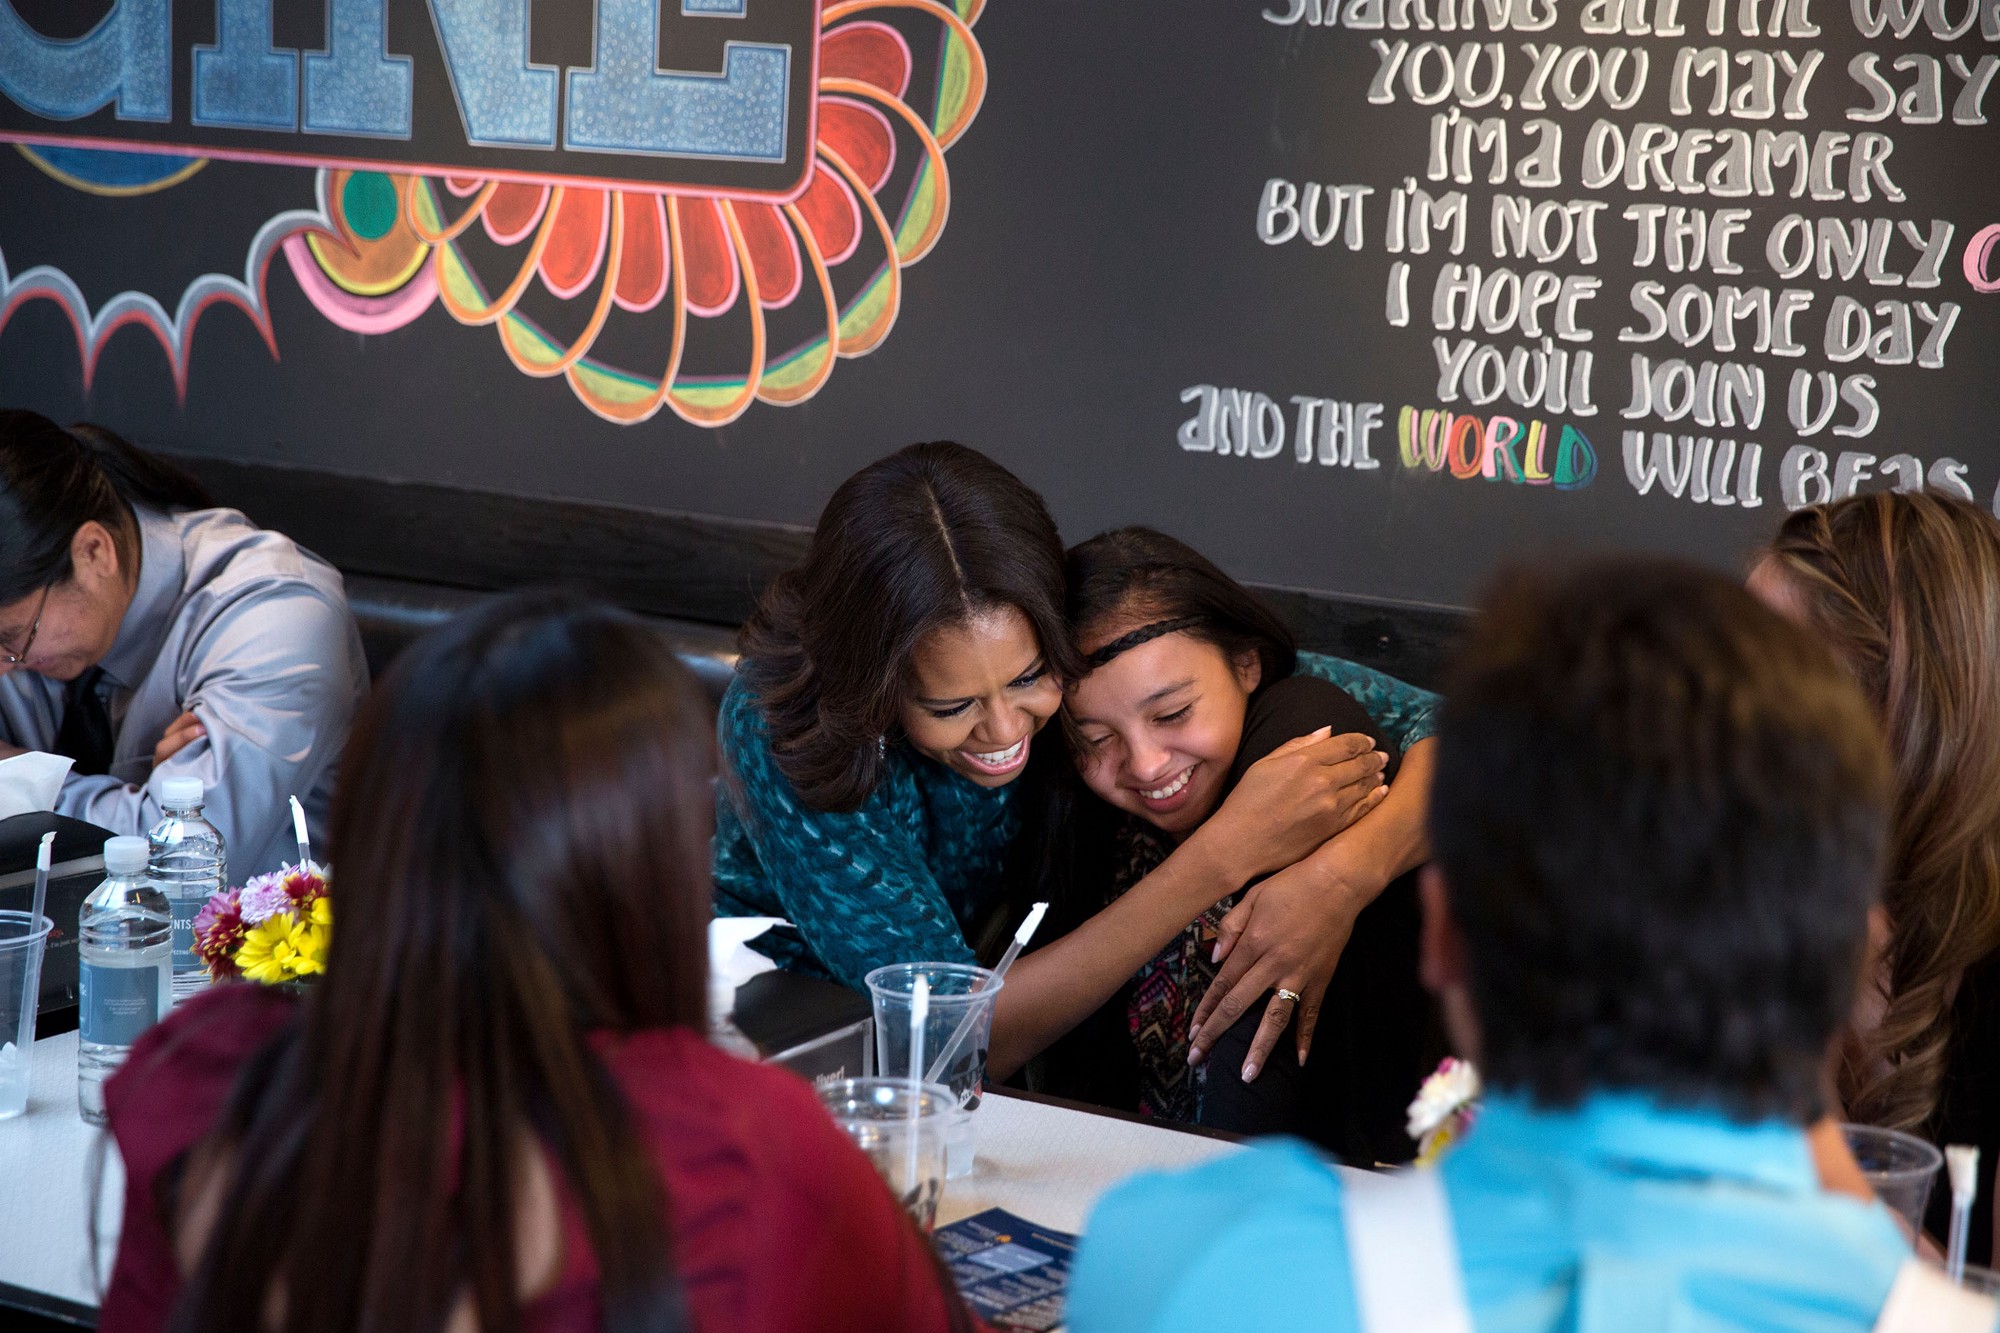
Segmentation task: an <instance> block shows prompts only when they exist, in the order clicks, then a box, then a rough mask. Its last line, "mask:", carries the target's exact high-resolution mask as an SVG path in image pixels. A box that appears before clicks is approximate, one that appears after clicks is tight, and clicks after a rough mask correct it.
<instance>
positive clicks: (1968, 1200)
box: [1944, 1143, 1979, 1282]
mask: <svg viewBox="0 0 2000 1333" xmlns="http://www.w3.org/2000/svg"><path fill="white" fill-rule="evenodd" d="M1944 1161H1945V1168H1946V1170H1947V1171H1949V1172H1950V1173H1951V1235H1950V1239H1949V1240H1948V1241H1947V1242H1946V1255H1947V1257H1946V1259H1945V1276H1946V1277H1948V1278H1950V1279H1951V1280H1952V1281H1953V1282H1959V1281H1962V1280H1964V1278H1965V1233H1966V1229H1967V1228H1968V1227H1969V1226H1970V1225H1971V1224H1972V1200H1973V1198H1974V1196H1976V1195H1977V1194H1978V1193H1979V1149H1977V1148H1969V1147H1967V1146H1966V1145H1964V1144H1962V1143H1955V1144H1953V1145H1952V1146H1951V1147H1949V1148H1946V1149H1945V1150H1944Z"/></svg>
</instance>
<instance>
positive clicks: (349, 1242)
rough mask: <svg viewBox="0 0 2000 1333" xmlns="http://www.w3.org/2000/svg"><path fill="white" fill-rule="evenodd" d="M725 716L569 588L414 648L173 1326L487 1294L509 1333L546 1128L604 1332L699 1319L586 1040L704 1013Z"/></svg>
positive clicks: (355, 770) (381, 726) (340, 827)
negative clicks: (717, 769) (333, 912)
mask: <svg viewBox="0 0 2000 1333" xmlns="http://www.w3.org/2000/svg"><path fill="white" fill-rule="evenodd" d="M713 713H714V710H713V709H712V708H711V707H710V706H709V704H708V702H707V699H706V698H705V696H704V695H703V693H702V690H701V688H700V687H699V686H698V685H697V684H696V683H695V681H694V679H693V678H692V677H691V676H690V675H689V674H688V672H687V671H686V670H685V669H684V668H683V667H682V666H681V665H680V664H679V663H678V662H676V661H675V659H674V655H673V652H672V651H671V649H670V648H669V647H668V646H667V644H666V643H665V642H664V640H663V639H662V638H661V637H660V635H659V634H657V633H656V632H655V631H654V630H652V629H651V628H649V627H647V626H646V625H645V624H643V623H642V622H640V621H639V620H637V619H635V618H634V617H632V616H630V615H628V614H625V613H623V612H619V611H614V610H611V609H609V608H605V607H601V606H595V605H590V604H587V603H583V602H580V601H576V600H573V599H571V598H568V597H565V596H561V595H556V594H525V595H517V596H513V597H509V598H505V599H501V600H498V601H495V602H491V603H489V604H487V605H486V606H484V607H483V608H481V609H478V610H475V611H473V612H471V613H469V614H468V615H466V616H464V617H462V618H460V619H459V620H457V621H454V622H453V623H451V624H450V625H447V626H445V627H444V628H442V629H439V630H437V631H436V632H434V633H432V634H430V635H428V636H426V637H425V638H424V639H422V640H420V641H419V642H418V643H416V644H414V645H412V646H411V647H410V648H409V649H408V650H407V651H405V652H404V653H403V654H402V656H401V657H400V658H398V660H397V661H396V663H395V665H394V666H393V667H392V668H391V669H390V671H389V673H388V675H387V676H386V677H385V678H384V680H383V681H382V683H381V685H380V686H379V687H378V688H377V689H376V691H375V693H374V694H373V696H372V697H371V698H370V699H369V700H368V702H367V704H366V705H365V706H364V707H363V709H362V710H361V713H360V716H359V717H358V718H357V720H356V722H355V726H354V730H353V734H352V735H351V737H350V738H349V741H348V744H347V748H346V750H345V751H344V753H343V755H342V758H341V782H340V787H339V791H338V793H337V795H336V799H335V802H334V808H333V825H332V836H331V845H330V848H329V851H330V855H331V861H332V863H333V864H334V865H335V866H336V867H337V868H338V879H339V888H338V893H337V902H338V904H339V908H338V910H339V925H338V929H337V930H336V931H335V932H334V936H333V943H332V952H331V955H330V957H329V959H328V967H327V974H326V976H325V978H324V979H323V980H322V981H321V982H320V983H319V984H318V985H317V986H316V987H315V988H314V989H313V990H312V992H311V993H310V994H309V995H308V997H307V998H306V1000H305V1001H304V1003H303V1005H302V1007H301V1011H300V1016H299V1019H298V1021H297V1022H296V1023H294V1024H293V1025H292V1026H291V1028H290V1029H289V1030H288V1031H287V1033H286V1034H285V1035H283V1036H281V1037H280V1038H278V1039H277V1040H276V1041H275V1042H274V1043H273V1044H271V1045H270V1046H268V1047H267V1048H266V1049H265V1050H264V1051H263V1053H262V1054H261V1055H260V1056H259V1057H258V1059H257V1060H256V1061H255V1062H253V1065H252V1067H251V1068H249V1069H247V1070H246V1071H245V1073H244V1075H243V1076H242V1077H240V1078H239V1079H238V1081H237V1084H236V1088H235V1091H234V1094H233V1096H232V1099H231V1102H230V1105H229V1107H228V1109H227V1112H226V1114H225V1115H224V1117H223V1120H222V1122H221V1124H220V1125H219V1127H218V1129H217V1131H216V1134H215V1136H214V1137H213V1138H212V1139H211V1141H210V1142H209V1143H208V1144H206V1145H204V1146H203V1147H201V1148H198V1149H197V1150H196V1152H195V1153H194V1154H193V1155H192V1158H191V1160H192V1161H194V1162H197V1163H199V1162H203V1161H207V1162H210V1163H225V1164H226V1165H224V1166H222V1167H220V1168H217V1169H224V1170H226V1172H227V1174H228V1184H227V1188H226V1192H225V1194H224V1197H223V1202H222V1204H221V1208H220V1211H219V1214H218V1216H217V1220H216V1223H215V1226H214V1228H213V1230H212V1231H211V1233H210V1234H209V1237H208V1240H207V1243H206V1245H205V1247H204V1249H203V1252H202V1256H201V1259H200V1261H199V1263H198V1264H197V1266H196V1268H195V1270H194V1272H193V1274H192V1275H191V1277H190V1280H189V1282H188V1285H187V1287H186V1290H185V1294H184V1296H183V1298H182V1300H181V1301H180V1303H179V1304H178V1306H177V1307H176V1309H175V1311H174V1316H173V1319H172V1323H171V1327H172V1328H173V1329H175V1330H180V1331H182V1333H194V1331H195V1330H201V1331H202V1333H336V1331H342V1333H344V1331H345V1330H349V1329H357V1328H365V1329H371V1330H375V1331H376V1333H417V1331H418V1330H435V1329H438V1328H441V1327H443V1325H444V1323H445V1321H446V1319H447V1317H448V1315H449V1313H450V1311H451V1309H452V1307H453V1305H454V1303H455V1302H456V1301H458V1300H459V1299H460V1298H461V1297H462V1296H464V1295H465V1294H467V1293H469V1294H470V1298H471V1300H472V1302H473V1305H474V1307H475V1310H476V1313H477V1316H478V1324H479V1326H480V1327H481V1328H488V1329H511V1328H518V1327H519V1326H520V1309H519V1303H520V1302H519V1290H520V1288H519V1283H518V1277H519V1275H518V1273H517V1272H516V1244H517V1242H516V1238H517V1235H518V1230H517V1227H518V1217H519V1208H520V1199H519V1190H518V1184H519V1165H520V1160H519V1150H520V1145H521V1143H522V1142H523V1139H524V1137H525V1136H527V1135H532V1138H533V1141H534V1142H536V1143H538V1144H539V1145H541V1146H542V1147H543V1148H544V1149H545V1150H546V1151H547V1153H548V1154H549V1156H550V1160H551V1165H552V1167H553V1168H554V1170H555V1171H556V1173H557V1174H558V1176H559V1177H560V1179H561V1180H562V1181H563V1182H564V1186H565V1188H566V1191H567V1193H568V1195H569V1197H571V1198H573V1199H574V1200H575V1203H576V1206H577V1208H578V1210H579V1211H580V1212H581V1214H582V1217H583V1221H584V1224H585V1227H586V1229H587V1232H588V1234H589V1238H590V1245H591V1249H592V1252H593V1253H594V1255H595V1257H596V1260H597V1263H598V1266H599V1268H600V1269H601V1271H602V1275H603V1276H602V1278H601V1286H600V1293H599V1299H600V1306H601V1309H602V1311H603V1327H604V1328H605V1329H607V1330H614V1331H618V1333H640V1330H648V1331H649V1333H652V1331H655V1330H668V1329H678V1328H684V1327H686V1325H687V1318H686V1313H685V1310H684V1307H683V1304H682V1300H681V1296H680V1293H679V1291H678V1288H677V1284H676V1281H675V1276H674V1268H673V1264H672V1260H671V1256H670V1253H669V1238H670V1231H669V1227H668V1224H667V1216H668V1213H667V1207H666V1199H665V1198H664V1197H663V1191H662V1188H661V1182H660V1175H659V1172H658V1170H657V1169H656V1167H655V1165H654V1162H653V1160H652V1158H651V1157H650V1155H649V1154H648V1152H647V1150H646V1148H645V1146H644V1145H643V1143H642V1141H641V1140H640V1138H639V1136H638V1134H637V1132H636V1131H635V1128H634V1126H633V1123H632V1114H631V1112H630V1110H629V1108H628V1107H627V1104H626V1102H625V1100H624V1098H623V1096H622V1095H621V1093H620V1092H619V1090H618V1087H617V1085H616V1084H615V1083H614V1082H613V1080H612V1078H611V1076H610V1075H609V1073H608V1072H607V1071H606V1069H605V1067H604V1066H603V1064H602V1063H601V1062H600V1061H599V1059H598V1057H597V1056H596V1055H595V1054H594V1053H593V1051H592V1049H591V1047H590V1045H589V1043H588V1041H587V1039H586V1034H587V1033H589V1032H591V1031H593V1030H600V1029H608V1030H611V1031H616V1032H629V1031H634V1030H638V1029H644V1028H660V1027H669V1026H680V1027H695V1026H697V1025H699V1024H701V1023H702V1022H703V1021H704V1002H705V994H706V989H705V987H706V974H707V965H706V959H707V954H706V945H705V942H704V941H705V926H704V922H705V920H706V918H707V916H708V913H709V885H708V852H707V846H708V839H709V836H710V832H711V829H712V824H713V807H712V798H711V778H712V775H713V772H714V753H715V750H714V747H715V740H714V721H713ZM198 1174H199V1172H198V1171H196V1170H195V1169H193V1168H191V1169H190V1171H189V1173H188V1175H189V1179H190V1181H193V1180H194V1178H195V1177H196V1176H197V1175H198ZM184 1197H186V1196H185V1194H184ZM273 1293H281V1296H282V1299H281V1300H280V1301H279V1303H278V1305H277V1307H276V1308H277V1309H278V1311H279V1313H278V1314H277V1315H276V1316H275V1318H274V1317H273V1315H272V1310H273V1308H274V1307H273V1305H272V1304H271V1302H272V1298H273Z"/></svg>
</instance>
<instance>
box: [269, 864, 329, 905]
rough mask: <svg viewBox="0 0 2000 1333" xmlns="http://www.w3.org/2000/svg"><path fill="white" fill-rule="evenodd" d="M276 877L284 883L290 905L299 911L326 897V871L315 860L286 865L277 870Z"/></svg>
mask: <svg viewBox="0 0 2000 1333" xmlns="http://www.w3.org/2000/svg"><path fill="white" fill-rule="evenodd" d="M278 879H279V881H280V882H281V883H282V884H283V885H284V889H285V894H286V896H287V897H289V898H290V899H291V900H292V906H293V907H294V908H296V909H298V911H300V912H301V913H303V912H304V911H306V909H308V908H310V907H311V906H312V905H313V904H314V903H315V902H317V901H318V900H319V899H321V898H324V897H326V871H325V870H323V869H321V868H320V866H319V864H318V863H317V862H315V861H307V862H306V863H305V864H304V865H296V866H286V867H285V868H284V869H282V870H280V871H279V872H278Z"/></svg>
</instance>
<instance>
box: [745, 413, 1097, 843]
mask: <svg viewBox="0 0 2000 1333" xmlns="http://www.w3.org/2000/svg"><path fill="white" fill-rule="evenodd" d="M1062 560H1063V551H1062V539H1061V538H1060V537H1059V536H1057V535H1056V525H1055V521H1054V520H1053V519H1051V518H1050V517H1049V511H1048V507H1047V506H1046V505H1044V504H1043V503H1042V498H1041V496H1039V495H1037V494H1035V492H1034V491H1033V490H1031V489H1029V488H1028V487H1027V486H1026V485H1024V484H1023V483H1022V482H1021V481H1020V479H1019V478H1017V477H1015V476H1014V474H1013V473H1011V472H1009V471H1007V469H1005V468H1003V467H1001V466H1000V465H999V464H998V463H995V462H994V461H993V460H992V459H990V458H988V457H986V456H985V455H984V454H981V453H978V452H976V451H975V450H972V449H968V448H966V447H965V446H964V445H961V444H952V443H949V442H946V441H939V442H936V443H933V444H913V445H910V446H909V447H908V448H905V449H900V450H898V451H897V452H895V453H893V454H890V455H889V456H888V457H887V458H884V459H882V460H881V461H879V462H876V463H871V464H869V465H868V466H867V467H865V468H863V469H861V471H859V472H857V473H855V474H854V475H853V476H851V477H849V478H848V479H847V480H846V481H844V482H842V483H841V485H840V488H839V489H838V490H836V491H835V492H834V493H833V498H832V499H830V500H828V501H827V504H826V509H825V510H824V511H823V512H822V513H821V514H820V519H819V526H818V528H817V529H816V530H815V531H814V533H813V539H812V546H811V548H810V550H809V551H808V552H807V554H806V559H805V562H804V563H803V564H801V565H799V566H798V567H797V568H795V569H792V570H788V571H787V572H785V573H784V574H781V575H779V576H778V578H777V579H776V580H775V581H774V582H773V583H772V584H771V587H770V588H769V590H768V591H766V592H765V594H764V596H763V598H762V599H761V600H760V601H759V603H758V605H757V610H756V612H755V614H753V615H752V616H751V617H750V619H749V621H748V622H747V623H746V624H745V625H744V626H743V634H742V640H741V642H742V649H743V662H742V666H741V667H740V668H739V669H740V671H741V673H742V676H743V680H744V683H745V685H746V686H747V687H748V688H749V689H750V690H751V692H752V693H754V694H755V695H756V696H757V699H758V703H759V705H760V706H761V707H762V709H763V712H764V717H765V720H766V722H767V724H768V726H769V729H770V737H771V751H772V755H773V757H774V759H775V760H776V762H777V765H778V769H779V771H780V772H782V773H784V775H785V776H786V777H787V778H788V779H790V781H791V783H792V786H793V787H795V788H796V789H797V790H798V793H799V795H800V796H801V797H802V798H803V799H804V800H805V801H806V803H807V804H808V805H811V806H813V807H815V808H817V809H821V810H852V809H854V808H855V807H856V806H859V805H860V804H861V802H862V801H864V800H865V799H867V797H868V794H869V793H870V792H872V791H873V790H874V789H875V785H876V783H877V782H879V781H880V780H881V773H882V764H883V751H882V748H881V746H880V745H879V744H878V743H877V742H878V740H880V739H888V740H893V739H895V736H896V732H897V719H898V716H899V713H900V710H901V705H902V701H903V698H904V694H905V692H906V690H907V689H908V687H909V684H910V663H911V658H912V655H913V654H914V653H915V652H916V649H917V645H918V644H919V643H920V642H922V641H923V638H924V636H925V635H927V634H929V633H931V632H932V631H933V630H937V629H941V628H944V627H946V626H950V625H956V624H962V623H963V622H964V621H966V620H967V619H969V618H971V617H972V616H975V615H977V614H979V613H981V612H984V611H989V610H993V609H995V608H998V607H1012V608H1014V609H1015V610H1018V611H1019V612H1020V613H1021V614H1022V615H1024V616H1026V617H1027V618H1028V623H1029V624H1030V625H1031V626H1033V628H1034V631H1035V636H1036V638H1037V639H1038V640H1040V643H1041V648H1042V652H1043V654H1044V657H1045V659H1046V660H1047V662H1048V664H1049V666H1050V668H1052V669H1053V670H1054V672H1055V674H1056V676H1057V678H1058V679H1062V680H1074V679H1075V678H1076V676H1077V672H1078V670H1079V664H1078V662H1077V659H1076V654H1075V651H1074V650H1073V649H1072V648H1071V646H1070V638H1069V630H1068V625H1067V623H1066V622H1065V620H1064V618H1063V605H1062V597H1063V570H1062Z"/></svg>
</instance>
